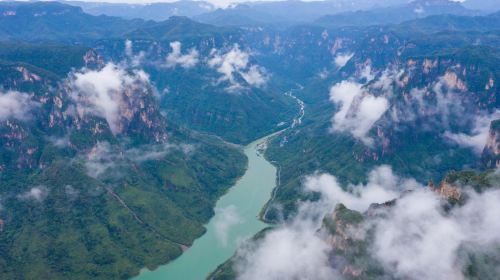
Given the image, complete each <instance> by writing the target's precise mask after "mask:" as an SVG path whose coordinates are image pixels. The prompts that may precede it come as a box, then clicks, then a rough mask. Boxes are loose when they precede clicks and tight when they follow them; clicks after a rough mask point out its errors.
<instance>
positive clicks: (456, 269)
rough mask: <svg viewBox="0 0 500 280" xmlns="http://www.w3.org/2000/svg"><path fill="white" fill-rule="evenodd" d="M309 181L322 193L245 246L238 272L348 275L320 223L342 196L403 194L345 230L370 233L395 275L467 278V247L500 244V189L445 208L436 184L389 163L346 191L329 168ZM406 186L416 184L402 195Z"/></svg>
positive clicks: (360, 198) (252, 275)
mask: <svg viewBox="0 0 500 280" xmlns="http://www.w3.org/2000/svg"><path fill="white" fill-rule="evenodd" d="M304 187H305V188H306V190H308V191H317V192H319V193H321V198H320V199H319V200H318V201H315V202H302V203H301V204H300V207H299V210H298V214H297V215H296V216H295V217H294V218H293V219H292V220H291V221H289V222H288V223H286V224H282V225H279V226H278V227H276V228H275V229H273V230H271V231H270V232H269V233H267V234H266V236H265V237H264V238H261V239H260V240H257V241H254V242H249V244H246V245H245V246H243V247H242V248H240V250H239V251H238V254H237V256H236V258H235V266H234V268H235V271H236V272H237V274H238V279H342V275H339V273H338V271H343V266H344V265H345V263H344V261H345V260H342V259H338V258H329V256H330V253H331V250H332V248H333V247H332V246H333V244H330V243H326V241H325V240H329V239H328V238H325V236H323V235H322V234H327V233H325V232H321V231H318V229H319V228H320V227H321V221H322V219H323V217H324V216H325V215H330V214H331V213H332V211H333V209H334V208H335V205H336V204H338V203H343V204H344V205H346V206H347V207H348V208H351V209H356V210H358V211H361V212H364V211H366V210H367V209H368V208H369V206H370V204H371V203H380V202H385V201H388V200H391V199H393V198H396V197H397V198H398V199H397V201H396V203H395V205H393V206H391V207H383V208H377V210H376V211H378V212H370V213H371V214H370V216H369V217H368V218H367V219H365V221H364V222H363V223H362V224H361V225H360V226H359V227H357V228H356V229H357V230H353V231H352V232H349V231H346V232H343V233H342V234H347V235H351V234H352V235H353V236H352V238H355V239H357V238H364V237H367V236H368V235H369V236H372V237H373V239H372V238H371V237H370V239H369V240H373V242H371V243H369V244H370V245H369V247H368V251H367V253H368V254H370V255H371V257H373V258H374V259H375V260H378V261H379V262H380V264H381V265H383V267H384V270H385V272H386V273H387V274H388V277H389V278H392V277H397V278H402V279H414V280H417V279H464V278H465V277H464V275H463V271H464V264H465V263H467V259H465V258H467V256H468V255H467V254H464V251H463V250H465V251H466V252H474V253H481V252H491V248H498V247H499V246H500V235H498V232H500V220H499V219H498V217H499V215H500V190H499V189H493V190H488V191H485V192H483V193H480V194H479V193H476V192H474V191H472V190H468V191H465V192H466V197H467V200H466V202H465V204H464V205H462V206H455V207H454V208H451V209H449V210H445V208H443V203H444V202H443V199H442V198H441V197H440V195H439V194H438V193H437V192H434V191H432V190H431V189H429V188H425V187H423V186H421V185H419V184H418V183H416V182H415V180H413V179H404V178H400V177H398V176H396V175H394V174H393V173H392V171H391V168H390V167H388V166H381V167H378V168H375V169H374V170H373V171H372V172H371V173H370V174H369V176H368V182H367V184H365V185H357V186H354V185H351V186H349V187H348V191H344V190H342V189H341V187H340V186H339V184H338V183H337V180H336V178H335V177H333V176H331V175H327V174H317V175H313V176H310V177H309V178H308V179H307V180H306V181H305V186H304ZM406 189H412V191H411V192H404V195H403V196H402V197H400V194H401V192H403V191H404V190H406ZM358 231H362V233H361V234H360V232H358ZM342 238H347V237H345V236H343V237H342ZM464 257H465V258H464ZM484 265H487V264H484ZM492 266H494V264H492ZM336 269H342V270H336ZM491 269H493V271H495V269H496V270H497V271H498V269H497V268H495V267H492V268H491Z"/></svg>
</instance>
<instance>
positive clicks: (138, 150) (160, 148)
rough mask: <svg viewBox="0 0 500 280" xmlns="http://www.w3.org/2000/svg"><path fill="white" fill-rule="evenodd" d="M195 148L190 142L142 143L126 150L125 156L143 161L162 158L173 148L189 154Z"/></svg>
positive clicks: (136, 160) (132, 159)
mask: <svg viewBox="0 0 500 280" xmlns="http://www.w3.org/2000/svg"><path fill="white" fill-rule="evenodd" d="M194 149H195V147H194V146H193V145H189V144H170V143H163V144H154V145H142V146H138V147H135V148H130V149H127V150H125V152H124V156H125V157H126V158H127V159H129V160H131V161H135V162H143V161H148V160H159V159H162V158H164V157H165V156H166V155H167V154H168V153H170V152H171V151H173V150H179V151H181V152H183V153H184V154H186V155H187V154H190V153H192V152H193V150H194Z"/></svg>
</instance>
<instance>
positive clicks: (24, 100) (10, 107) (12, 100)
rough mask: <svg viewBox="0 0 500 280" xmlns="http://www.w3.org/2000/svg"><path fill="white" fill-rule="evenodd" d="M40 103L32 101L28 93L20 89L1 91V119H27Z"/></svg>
mask: <svg viewBox="0 0 500 280" xmlns="http://www.w3.org/2000/svg"><path fill="white" fill-rule="evenodd" d="M38 105H39V104H38V103H36V102H34V101H32V100H31V98H30V96H29V95H28V94H26V93H21V92H18V91H7V92H1V91H0V121H4V120H7V119H10V118H12V119H18V120H26V119H28V118H29V117H30V113H31V110H33V109H34V108H36V107H37V106H38Z"/></svg>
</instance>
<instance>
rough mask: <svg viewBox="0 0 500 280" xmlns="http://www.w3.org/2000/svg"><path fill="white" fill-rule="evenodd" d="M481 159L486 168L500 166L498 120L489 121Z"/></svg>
mask: <svg viewBox="0 0 500 280" xmlns="http://www.w3.org/2000/svg"><path fill="white" fill-rule="evenodd" d="M482 161H483V164H484V165H485V166H486V167H487V168H497V167H500V120H496V121H493V122H491V125H490V132H489V134H488V140H487V142H486V146H485V147H484V150H483V154H482Z"/></svg>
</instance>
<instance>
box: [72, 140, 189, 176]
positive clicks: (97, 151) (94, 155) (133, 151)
mask: <svg viewBox="0 0 500 280" xmlns="http://www.w3.org/2000/svg"><path fill="white" fill-rule="evenodd" d="M194 150H195V146H193V145H190V144H172V143H161V144H146V145H141V146H136V147H133V148H127V147H126V146H121V145H120V146H112V145H111V144H110V143H109V142H98V143H97V144H96V145H95V146H94V147H93V148H92V149H91V150H90V151H89V152H88V153H87V154H86V155H85V156H84V157H83V158H82V159H83V161H84V165H85V168H86V171H87V175H89V176H90V177H93V178H99V177H101V176H103V175H110V174H114V171H115V170H116V168H117V167H119V166H123V165H125V164H126V162H127V161H131V162H135V163H142V162H146V161H151V160H161V159H164V158H165V157H166V156H167V155H168V154H169V153H171V152H173V151H180V152H182V153H183V154H184V155H189V154H191V153H192V152H193V151H194Z"/></svg>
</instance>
